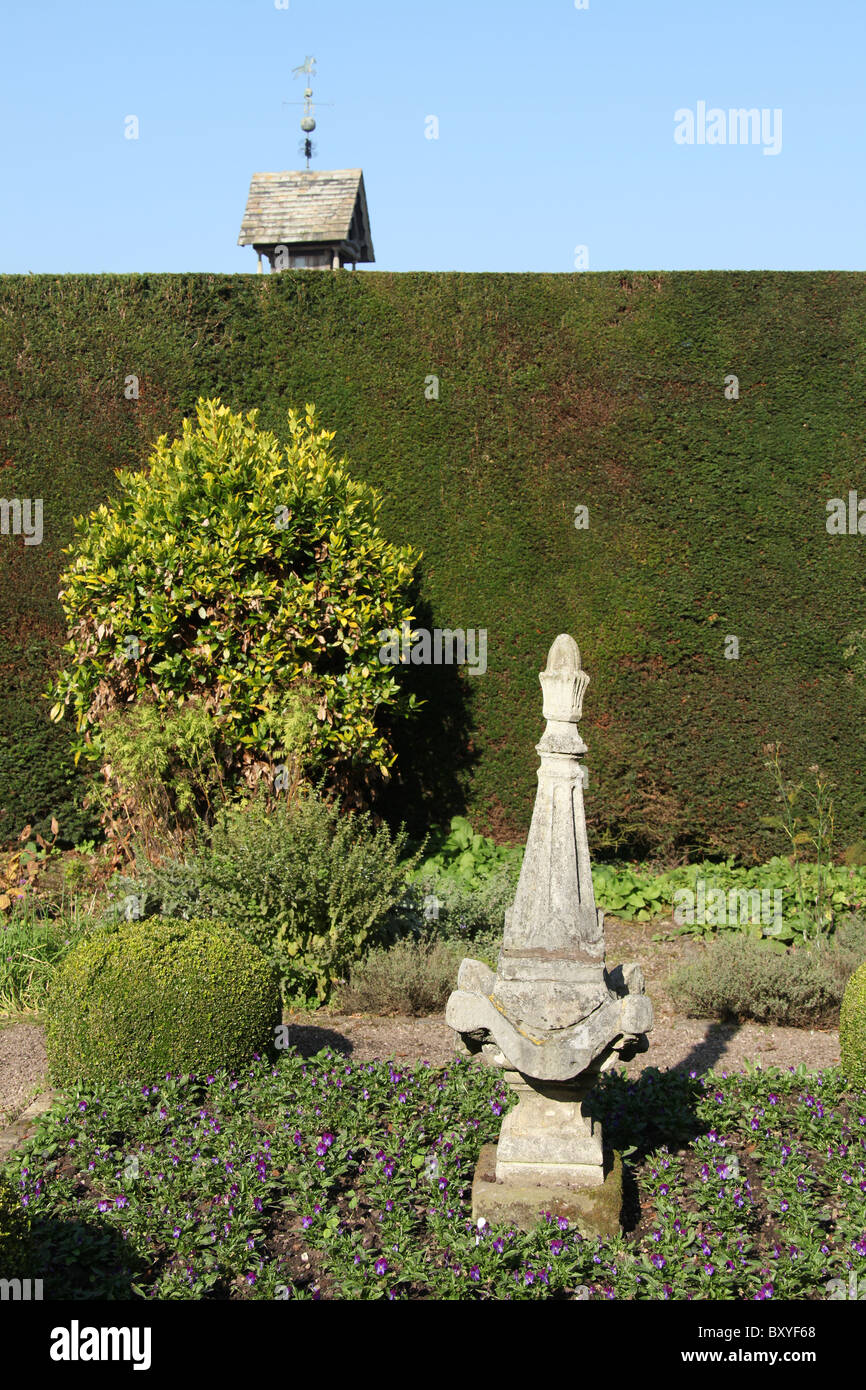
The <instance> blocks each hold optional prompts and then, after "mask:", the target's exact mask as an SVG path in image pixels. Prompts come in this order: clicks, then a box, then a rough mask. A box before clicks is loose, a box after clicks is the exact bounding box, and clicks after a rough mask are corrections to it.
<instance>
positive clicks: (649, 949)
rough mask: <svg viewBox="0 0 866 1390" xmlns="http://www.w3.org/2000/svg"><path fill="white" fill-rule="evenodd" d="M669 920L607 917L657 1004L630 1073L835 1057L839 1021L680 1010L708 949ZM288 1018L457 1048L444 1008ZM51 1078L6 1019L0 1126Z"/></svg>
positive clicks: (338, 1042)
mask: <svg viewBox="0 0 866 1390" xmlns="http://www.w3.org/2000/svg"><path fill="white" fill-rule="evenodd" d="M663 929H664V927H663V924H660V923H658V922H655V923H653V924H652V926H651V927H649V926H647V925H644V924H642V923H633V922H619V921H616V920H614V919H607V920H606V921H605V938H606V945H607V959H608V963H609V964H611V965H615V964H617V963H619V962H621V961H627V960H638V961H640V963H641V965H642V967H643V970H644V974H645V977H646V983H647V993H648V994H649V996H650V998H651V999H652V1001H653V1008H654V1010H655V1027H654V1029H653V1031H652V1033H651V1034H650V1039H649V1042H650V1046H649V1050H648V1051H647V1052H644V1053H640V1054H639V1055H638V1056H637V1057H633V1058H632V1060H631V1061H630V1062H629V1063H628V1064H627V1071H628V1074H629V1075H630V1076H633V1075H635V1074H638V1073H639V1072H641V1071H642V1070H643V1068H644V1067H647V1066H655V1067H658V1068H659V1069H660V1070H662V1071H664V1070H665V1069H666V1068H668V1067H679V1068H683V1069H685V1070H687V1071H690V1070H692V1071H696V1072H698V1074H700V1073H702V1072H705V1071H709V1070H710V1069H711V1068H714V1069H715V1070H717V1071H742V1070H743V1068H744V1066H745V1062H746V1060H747V1059H749V1060H750V1061H751V1062H754V1063H756V1064H760V1065H762V1066H764V1067H770V1066H778V1067H796V1066H798V1065H799V1064H800V1063H801V1062H802V1063H805V1065H806V1067H807V1068H808V1069H809V1070H810V1071H819V1070H821V1069H822V1068H823V1067H828V1066H832V1065H834V1064H835V1063H837V1062H838V1061H839V1034H838V1032H837V1031H836V1030H830V1029H828V1030H826V1031H825V1030H821V1029H806V1028H777V1027H773V1026H769V1025H764V1024H758V1023H741V1024H736V1023H718V1022H715V1021H713V1020H711V1019H693V1018H683V1017H682V1015H679V1014H676V1013H675V1012H674V1009H673V1007H672V1005H671V1002H670V1000H669V998H668V996H667V994H666V993H665V989H664V984H663V981H664V979H665V977H666V976H667V975H668V974H669V972H670V971H671V970H672V969H673V968H674V966H676V965H677V964H679V963H680V961H682V960H686V959H688V958H690V957H691V956H693V955H695V954H696V953H698V952H700V951H703V950H705V949H706V948H705V947H704V946H703V944H702V943H700V942H696V941H693V940H691V939H689V938H688V937H680V938H678V939H676V940H670V941H653V940H652V934H656V935H657V934H659V932H660V931H662V930H663ZM286 1022H287V1023H289V1025H290V1030H291V1031H290V1034H289V1041H290V1044H291V1046H292V1047H295V1048H297V1049H298V1051H299V1052H302V1053H303V1054H304V1055H305V1056H311V1055H312V1054H313V1053H315V1052H318V1051H319V1050H320V1049H321V1048H323V1047H331V1048H333V1049H334V1050H335V1051H339V1052H342V1053H345V1054H346V1055H347V1056H352V1057H354V1058H355V1059H356V1060H357V1061H374V1060H376V1059H377V1058H382V1059H384V1058H389V1057H393V1058H395V1059H396V1060H397V1061H402V1062H407V1063H411V1062H416V1061H422V1060H423V1061H427V1062H429V1063H430V1064H431V1066H447V1065H448V1063H449V1062H450V1061H452V1060H453V1058H454V1055H455V1054H454V1035H453V1034H452V1032H451V1029H450V1028H448V1027H447V1025H446V1023H445V1018H444V1015H443V1014H434V1015H432V1016H431V1017H429V1018H406V1017H402V1016H401V1017H395V1018H382V1017H377V1016H373V1015H369V1014H343V1013H339V1012H337V1011H336V1010H331V1009H320V1010H318V1011H317V1012H316V1013H314V1014H292V1015H291V1016H289V1017H287V1019H286ZM47 1086H48V1080H47V1076H46V1059H45V1043H44V1033H43V1029H42V1028H41V1027H39V1026H38V1025H37V1024H34V1023H18V1022H16V1023H11V1024H7V1025H6V1026H3V1025H2V1024H0V1126H2V1125H4V1124H8V1123H9V1122H10V1121H12V1120H14V1119H15V1117H16V1116H17V1115H18V1114H19V1113H20V1112H21V1111H22V1110H23V1109H24V1108H25V1106H26V1105H28V1104H29V1102H30V1101H31V1100H32V1099H33V1097H34V1096H35V1095H36V1094H38V1092H39V1091H40V1090H44V1089H46V1088H47Z"/></svg>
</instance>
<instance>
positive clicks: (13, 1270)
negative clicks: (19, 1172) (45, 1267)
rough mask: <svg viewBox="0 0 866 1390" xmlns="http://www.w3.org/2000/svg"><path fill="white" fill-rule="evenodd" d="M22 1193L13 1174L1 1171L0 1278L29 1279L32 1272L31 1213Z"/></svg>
mask: <svg viewBox="0 0 866 1390" xmlns="http://www.w3.org/2000/svg"><path fill="white" fill-rule="evenodd" d="M21 1195H22V1194H21V1191H20V1189H19V1188H17V1187H16V1186H15V1185H14V1183H13V1182H12V1179H11V1177H9V1176H8V1175H6V1174H3V1173H0V1279H26V1278H29V1277H31V1275H32V1272H33V1269H32V1266H33V1260H32V1254H31V1251H30V1216H29V1213H28V1211H27V1208H26V1207H23V1206H22V1205H21Z"/></svg>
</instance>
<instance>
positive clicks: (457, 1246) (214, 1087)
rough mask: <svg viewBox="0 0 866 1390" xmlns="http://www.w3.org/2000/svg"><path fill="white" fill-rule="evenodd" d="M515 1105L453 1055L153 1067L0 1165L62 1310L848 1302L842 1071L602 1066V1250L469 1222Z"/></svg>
mask: <svg viewBox="0 0 866 1390" xmlns="http://www.w3.org/2000/svg"><path fill="white" fill-rule="evenodd" d="M145 1089H147V1090H148V1094H144V1093H143V1091H144V1090H145ZM513 1100H514V1096H513V1093H512V1092H509V1089H508V1087H506V1086H505V1085H504V1084H503V1080H502V1076H501V1074H500V1073H497V1072H496V1071H495V1069H494V1070H491V1069H490V1068H488V1067H478V1066H474V1065H470V1064H468V1063H466V1062H464V1061H462V1060H461V1059H459V1058H457V1059H455V1060H454V1061H453V1062H451V1063H449V1065H448V1066H447V1067H446V1068H437V1067H431V1066H428V1065H427V1064H425V1063H421V1064H419V1065H414V1066H407V1065H406V1064H405V1063H404V1062H402V1061H400V1060H396V1059H391V1061H381V1062H371V1063H369V1064H361V1065H358V1064H357V1063H355V1062H353V1059H352V1058H351V1057H348V1058H347V1057H346V1056H344V1055H343V1056H341V1055H339V1054H335V1053H334V1052H333V1051H331V1050H328V1051H323V1052H320V1053H319V1054H318V1055H317V1056H316V1057H312V1058H310V1057H304V1056H298V1055H297V1054H295V1055H292V1054H291V1053H282V1054H281V1055H280V1057H279V1060H278V1062H277V1064H276V1065H273V1064H272V1063H271V1062H270V1061H261V1062H253V1063H252V1064H251V1065H250V1066H249V1067H247V1068H245V1069H244V1073H243V1075H242V1076H240V1077H238V1078H237V1081H236V1082H233V1081H232V1079H231V1078H230V1077H229V1076H228V1075H226V1074H224V1073H222V1074H221V1073H217V1074H216V1075H215V1076H214V1077H213V1079H212V1080H209V1079H207V1078H198V1079H197V1080H191V1079H189V1078H187V1077H181V1078H175V1077H172V1079H171V1080H170V1081H168V1082H166V1081H163V1082H162V1083H161V1084H160V1086H159V1090H158V1092H157V1093H154V1092H153V1091H150V1090H149V1088H142V1086H141V1085H135V1084H129V1085H127V1086H105V1087H100V1088H99V1090H98V1091H95V1092H94V1091H87V1090H80V1089H79V1090H76V1091H73V1092H72V1094H70V1095H69V1096H68V1097H66V1098H65V1099H64V1100H63V1101H62V1102H61V1103H58V1104H56V1105H55V1106H54V1107H53V1109H52V1111H50V1112H49V1113H48V1114H47V1115H46V1116H44V1117H42V1119H41V1120H40V1122H39V1125H38V1128H37V1131H36V1132H35V1133H34V1135H33V1136H32V1138H30V1139H29V1140H28V1141H27V1143H26V1145H25V1146H24V1148H23V1149H22V1150H20V1151H16V1153H15V1154H14V1155H13V1156H12V1158H11V1159H10V1165H11V1168H12V1170H13V1172H14V1176H15V1178H16V1180H17V1181H18V1182H20V1184H21V1188H20V1190H21V1192H22V1193H23V1194H25V1195H26V1196H27V1197H28V1199H29V1203H30V1210H32V1212H33V1223H34V1228H35V1231H34V1243H35V1249H36V1257H37V1268H38V1269H39V1270H40V1271H41V1270H45V1271H46V1273H48V1272H49V1271H54V1270H59V1271H62V1282H61V1279H58V1285H59V1290H60V1292H61V1293H62V1296H63V1297H65V1298H69V1299H72V1300H73V1301H80V1300H81V1299H82V1298H89V1299H106V1298H110V1299H123V1298H125V1299H127V1300H128V1299H130V1298H143V1299H147V1300H149V1301H150V1302H151V1303H153V1302H163V1301H165V1300H174V1299H176V1300H191V1301H192V1300H199V1299H214V1300H219V1301H221V1302H222V1303H223V1304H224V1303H225V1302H226V1301H227V1300H229V1299H232V1300H235V1299H249V1300H252V1299H260V1300H264V1301H273V1300H274V1299H277V1300H283V1299H287V1298H288V1299H293V1300H294V1299H303V1300H309V1299H313V1298H317V1297H320V1296H321V1297H322V1298H323V1299H333V1300H337V1301H340V1300H342V1301H346V1300H364V1301H366V1300H381V1301H383V1302H384V1301H385V1300H387V1299H389V1298H394V1299H396V1300H421V1301H425V1302H431V1301H434V1302H435V1301H437V1300H438V1301H440V1302H441V1301H443V1300H446V1301H458V1300H459V1301H466V1302H490V1303H502V1302H503V1301H508V1302H509V1304H511V1303H513V1302H514V1301H530V1300H531V1301H536V1300H538V1301H548V1300H554V1301H560V1302H562V1301H572V1300H575V1299H581V1300H582V1299H588V1300H591V1301H597V1302H602V1301H605V1302H607V1301H610V1300H612V1299H617V1300H620V1301H621V1302H630V1301H632V1300H635V1301H637V1300H642V1301H649V1302H651V1303H653V1304H656V1305H657V1304H658V1303H659V1302H661V1301H665V1300H668V1299H670V1300H672V1301H683V1302H684V1301H686V1300H690V1301H691V1302H692V1304H693V1305H694V1304H702V1303H704V1302H705V1301H709V1300H724V1301H728V1302H730V1301H738V1302H739V1301H742V1302H743V1303H744V1304H747V1305H748V1309H750V1310H753V1309H754V1302H755V1300H758V1301H763V1300H765V1299H772V1300H773V1301H774V1302H778V1303H782V1304H783V1305H784V1304H785V1303H786V1302H787V1301H790V1302H792V1303H799V1304H804V1303H806V1302H808V1301H810V1300H811V1301H812V1306H814V1300H815V1299H816V1298H817V1299H819V1300H820V1299H823V1298H825V1297H827V1296H829V1297H831V1298H834V1297H835V1298H839V1297H840V1295H841V1297H842V1298H847V1297H849V1296H851V1297H856V1289H857V1285H858V1283H859V1284H860V1291H861V1293H862V1281H863V1279H864V1278H866V1240H864V1238H863V1193H862V1192H861V1190H860V1186H859V1182H860V1175H859V1171H858V1167H857V1162H858V1160H857V1158H856V1155H857V1153H858V1152H861V1150H860V1139H861V1137H862V1133H863V1128H862V1125H861V1124H860V1119H862V1118H866V1109H864V1103H866V1088H864V1089H859V1090H858V1089H856V1088H854V1087H852V1086H851V1085H850V1083H849V1082H848V1081H847V1080H846V1078H845V1077H844V1076H843V1075H842V1074H841V1072H840V1070H839V1069H838V1068H832V1067H831V1068H827V1069H825V1070H824V1071H822V1072H821V1073H819V1074H818V1075H815V1074H810V1073H809V1072H808V1071H807V1070H806V1068H805V1067H804V1066H800V1067H797V1068H796V1069H791V1070H788V1069H782V1068H774V1067H768V1068H767V1069H766V1070H763V1069H756V1068H747V1070H746V1071H745V1072H741V1073H734V1074H728V1073H724V1074H723V1073H720V1072H713V1071H710V1072H708V1073H707V1074H706V1075H702V1076H695V1077H691V1076H689V1075H688V1074H687V1073H686V1072H684V1071H683V1070H681V1069H679V1068H676V1069H671V1070H669V1071H659V1070H658V1069H657V1068H655V1067H645V1068H644V1069H643V1071H642V1072H641V1073H640V1074H639V1075H635V1076H627V1075H625V1074H624V1072H623V1071H621V1070H614V1071H612V1072H608V1073H606V1074H604V1075H603V1076H601V1077H600V1078H599V1082H598V1085H597V1086H596V1088H595V1090H594V1092H593V1098H592V1111H593V1116H594V1117H596V1118H597V1120H598V1123H599V1124H600V1125H601V1127H602V1129H603V1132H604V1135H605V1138H606V1139H607V1141H608V1142H609V1143H610V1144H611V1146H612V1148H614V1150H619V1151H620V1152H621V1153H622V1154H623V1166H624V1168H625V1169H626V1177H627V1180H628V1186H629V1187H631V1190H632V1192H633V1193H634V1192H636V1193H639V1195H640V1203H641V1208H642V1209H643V1211H644V1212H645V1213H650V1214H651V1219H650V1220H641V1221H640V1222H638V1221H636V1220H635V1221H634V1222H629V1223H627V1226H626V1228H625V1229H624V1230H623V1231H622V1232H621V1233H620V1234H618V1235H616V1236H614V1237H612V1238H610V1239H594V1238H585V1237H582V1236H581V1234H580V1232H579V1231H577V1230H575V1228H574V1225H573V1224H572V1223H570V1222H567V1221H565V1219H563V1221H562V1223H560V1222H558V1221H557V1219H556V1218H555V1217H553V1216H551V1215H549V1214H547V1215H545V1214H544V1212H543V1211H540V1212H539V1217H540V1219H539V1223H538V1225H537V1227H536V1228H535V1229H534V1230H532V1231H529V1232H525V1233H524V1232H521V1231H515V1230H514V1229H512V1228H511V1227H510V1226H508V1225H505V1224H503V1225H493V1224H486V1225H481V1226H479V1224H478V1223H477V1222H476V1221H474V1220H473V1219H472V1211H471V1177H472V1172H473V1168H474V1166H475V1163H476V1161H477V1159H478V1156H479V1152H480V1149H481V1147H482V1145H484V1144H489V1143H492V1142H495V1140H496V1138H497V1135H498V1133H499V1129H500V1126H501V1124H502V1116H503V1114H504V1113H505V1112H506V1111H507V1110H508V1109H509V1107H510V1105H511V1104H512V1103H513ZM203 1110H204V1112H205V1118H204V1119H203V1118H202V1111H203ZM124 1157H126V1160H127V1161H126V1162H124V1161H123V1160H124ZM130 1157H136V1158H137V1159H138V1162H137V1164H136V1166H135V1168H133V1170H132V1171H130V1168H131V1167H132V1165H130V1163H129V1158H130ZM214 1160H215V1161H214ZM228 1165H230V1169H229V1172H230V1175H228V1173H227V1166H228ZM119 1173H120V1174H121V1176H120V1177H118V1174H119ZM229 1185H231V1187H232V1192H233V1195H232V1196H231V1197H230V1201H231V1204H232V1207H233V1211H232V1214H231V1216H229V1215H228V1214H227V1213H226V1211H225V1206H224V1203H225V1198H226V1194H227V1187H228V1186H229ZM626 1190H628V1188H627V1189H626ZM539 1206H541V1202H540V1203H539ZM83 1212H86V1213H87V1215H88V1218H89V1219H88V1221H87V1223H86V1224H85V1223H84V1222H82V1220H81V1217H82V1213H83ZM218 1213H219V1214H218ZM299 1218H300V1223H301V1225H302V1229H303V1250H304V1253H305V1254H307V1256H308V1258H307V1260H306V1261H300V1260H299V1259H298V1256H297V1251H298V1245H297V1234H298V1227H299ZM71 1224H72V1227H73V1231H74V1243H73V1239H71V1238H70V1225H71ZM70 1246H72V1251H71V1252H70ZM155 1250H159V1252H160V1256H161V1257H160V1258H156V1259H155V1258H154V1251H155ZM70 1253H71V1256H72V1257H71V1258H70ZM67 1261H68V1267H67V1264H66V1262H67ZM852 1286H853V1290H854V1292H853V1293H851V1294H850V1295H849V1290H851V1289H852ZM52 1292H53V1290H52V1285H51V1283H50V1282H48V1283H46V1296H51V1294H52ZM702 1316H703V1315H702ZM745 1316H748V1317H749V1319H750V1320H752V1313H751V1312H749V1313H746V1311H745V1310H744V1317H745ZM754 1320H756V1321H757V1318H755V1319H754ZM802 1321H803V1322H805V1323H806V1324H808V1323H809V1321H810V1319H809V1318H808V1316H805V1317H804V1318H803V1319H802ZM812 1321H814V1320H812ZM808 1330H809V1328H808V1325H807V1327H806V1331H808ZM814 1341H815V1339H813V1344H814ZM819 1350H820V1347H819Z"/></svg>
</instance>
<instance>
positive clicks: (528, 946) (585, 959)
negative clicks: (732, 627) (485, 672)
mask: <svg viewBox="0 0 866 1390" xmlns="http://www.w3.org/2000/svg"><path fill="white" fill-rule="evenodd" d="M539 679H540V681H541V688H542V692H543V696H544V704H543V713H544V717H545V719H546V720H547V727H546V729H545V731H544V734H543V736H542V738H541V741H540V742H539V743H538V744H537V745H536V751H537V752H538V754H539V757H540V759H541V765H540V767H539V769H538V792H537V794H536V799H535V807H534V809H533V813H532V823H531V825H530V827H529V835H528V837H527V842H526V852H525V854H524V858H523V865H522V868H521V871H520V878H519V881H518V884H517V891H516V893H515V896H514V903H513V905H512V906H511V907H510V908H509V909H508V911H507V912H506V914H505V931H504V934H503V941H502V949H501V951H500V953H499V963H498V967H497V970H496V973H495V975H494V973H493V972H492V971H491V970H490V969H489V968H488V967H487V966H486V965H483V964H482V963H481V962H480V961H473V960H464V961H463V964H462V965H461V967H460V971H459V974H458V977H457V989H456V990H455V992H454V993H453V994H452V995H451V997H450V999H449V1000H448V1006H447V1010H446V1015H445V1016H446V1020H447V1022H448V1023H449V1024H450V1025H451V1027H452V1028H454V1029H455V1031H456V1032H458V1033H459V1034H460V1035H461V1038H462V1039H463V1043H464V1046H465V1048H466V1049H467V1050H468V1051H469V1052H472V1053H481V1055H482V1057H483V1058H484V1060H486V1061H487V1062H488V1063H490V1064H492V1065H498V1066H502V1067H504V1068H505V1074H506V1080H507V1081H508V1082H509V1084H510V1085H511V1086H512V1087H513V1088H514V1089H515V1091H516V1092H517V1094H518V1096H519V1097H520V1103H519V1105H518V1106H517V1108H516V1109H515V1110H513V1111H512V1112H511V1113H510V1114H509V1115H508V1116H507V1117H506V1119H505V1120H504V1121H503V1126H502V1132H501V1135H500V1142H499V1146H498V1149H497V1154H496V1159H495V1180H494V1183H493V1186H494V1187H495V1188H497V1190H498V1188H499V1187H500V1185H503V1184H504V1185H505V1186H506V1187H507V1186H508V1184H509V1183H510V1184H512V1186H513V1184H515V1183H516V1184H523V1186H524V1187H525V1186H526V1184H527V1183H528V1184H529V1185H530V1187H531V1188H532V1189H533V1190H534V1188H535V1187H536V1186H538V1185H540V1184H541V1185H545V1187H544V1190H545V1192H546V1193H547V1194H548V1196H550V1194H551V1193H553V1195H554V1196H555V1195H556V1193H557V1192H558V1193H560V1195H561V1193H562V1192H563V1191H565V1190H568V1191H570V1192H572V1194H573V1190H574V1188H575V1187H577V1188H581V1189H582V1188H585V1187H594V1186H597V1185H600V1184H602V1183H604V1182H605V1178H606V1171H607V1170H606V1169H605V1167H604V1157H603V1151H602V1141H601V1132H600V1129H599V1128H598V1126H597V1125H595V1124H594V1122H592V1121H591V1119H590V1118H589V1117H588V1116H587V1115H586V1114H585V1113H584V1111H583V1109H582V1099H583V1097H584V1096H585V1095H586V1094H587V1093H588V1092H589V1091H590V1090H591V1089H592V1086H593V1085H594V1084H595V1080H596V1079H597V1076H598V1073H599V1071H601V1070H603V1069H606V1068H607V1067H608V1066H610V1065H612V1063H613V1062H614V1061H615V1060H616V1057H617V1055H618V1053H619V1052H620V1051H621V1050H622V1049H624V1048H626V1049H634V1048H635V1047H637V1048H638V1050H641V1049H642V1046H645V1045H646V1039H645V1036H644V1035H645V1034H646V1033H647V1032H649V1031H650V1029H651V1028H652V1022H653V1012H652V1005H651V1004H650V1001H649V1000H648V999H647V998H646V996H645V994H644V992H643V976H642V974H641V972H640V969H639V967H637V966H627V967H621V968H618V969H617V970H616V971H611V972H610V973H608V971H607V970H606V968H605V960H604V931H603V920H604V919H603V913H601V912H600V911H599V910H598V909H597V908H596V905H595V897H594V893H593V886H592V871H591V865H590V860H589V847H588V844H587V837H586V818H585V815H584V809H583V778H582V769H581V761H580V760H581V758H582V756H583V754H584V753H585V752H586V751H587V749H586V745H585V743H584V742H583V740H582V739H581V737H580V734H579V733H578V731H577V721H578V720H579V719H580V717H581V713H582V709H583V696H584V692H585V690H586V687H587V685H588V684H589V676H588V675H587V674H586V672H585V671H584V670H583V669H582V667H581V664H580V651H579V649H578V645H577V643H576V642H575V640H574V638H573V637H570V636H568V634H567V633H562V634H561V635H560V636H559V637H557V638H556V641H555V642H554V643H553V645H552V647H551V648H550V652H549V653H548V657H547V665H546V667H545V669H544V670H543V671H542V672H541V673H540V676H539ZM489 1161H492V1160H490V1156H489V1155H488V1166H489ZM485 1171H486V1170H485ZM479 1173H480V1169H479ZM479 1181H480V1179H479ZM485 1181H486V1180H485ZM551 1184H552V1186H551ZM482 1188H484V1191H487V1188H485V1187H484V1184H483V1183H482V1185H481V1187H480V1188H479V1191H481V1190H482ZM521 1190H523V1189H521ZM488 1198H489V1200H490V1201H491V1203H492V1206H491V1207H490V1210H491V1211H493V1210H495V1209H496V1202H497V1201H498V1198H497V1197H496V1194H495V1193H493V1194H492V1195H491V1192H489V1191H488V1192H487V1198H485V1201H486V1200H487V1199H488ZM479 1200H480V1199H479ZM520 1200H521V1201H522V1200H523V1199H522V1198H521V1199H520ZM532 1200H533V1199H532V1198H531V1197H530V1198H528V1199H527V1201H528V1203H529V1206H528V1207H527V1208H526V1210H531V1208H532ZM563 1200H565V1199H563ZM518 1205H519V1204H518ZM578 1206H580V1203H578ZM570 1209H571V1208H569V1210H570ZM473 1210H474V1207H473ZM509 1210H512V1208H509ZM563 1210H565V1208H563ZM475 1214H476V1215H486V1214H487V1212H486V1211H482V1210H480V1209H479V1211H478V1212H477V1213H475ZM508 1219H509V1220H511V1219H515V1220H516V1217H514V1218H512V1217H511V1216H509V1218H508Z"/></svg>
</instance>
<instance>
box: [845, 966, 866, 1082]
mask: <svg viewBox="0 0 866 1390" xmlns="http://www.w3.org/2000/svg"><path fill="white" fill-rule="evenodd" d="M839 1054H840V1062H841V1066H842V1071H843V1072H844V1073H845V1075H846V1076H847V1077H849V1078H850V1080H851V1081H852V1082H853V1084H854V1085H857V1086H866V961H864V962H863V964H862V965H860V966H858V968H857V969H856V970H855V971H854V973H853V975H852V976H851V979H850V980H849V981H848V985H847V987H846V989H845V997H844V998H843V1000H842V1008H841V1011H840V1014H839Z"/></svg>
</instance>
